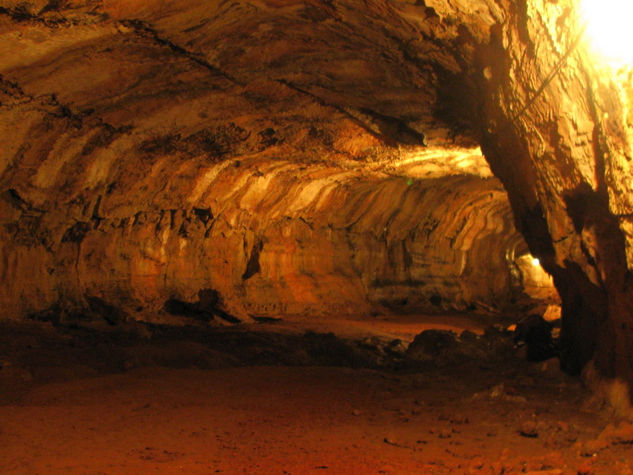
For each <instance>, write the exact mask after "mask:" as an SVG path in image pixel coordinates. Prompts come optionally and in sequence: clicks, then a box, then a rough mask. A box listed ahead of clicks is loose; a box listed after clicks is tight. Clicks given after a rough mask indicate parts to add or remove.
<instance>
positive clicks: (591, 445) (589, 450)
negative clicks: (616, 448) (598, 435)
mask: <svg viewBox="0 0 633 475" xmlns="http://www.w3.org/2000/svg"><path fill="white" fill-rule="evenodd" d="M607 447H609V442H607V441H606V440H601V439H593V440H588V441H587V442H585V443H584V444H582V445H581V447H580V455H582V456H583V457H595V456H596V455H598V453H599V452H600V451H602V450H604V449H606V448H607Z"/></svg>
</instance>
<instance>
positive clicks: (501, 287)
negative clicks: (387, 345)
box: [0, 0, 633, 381]
mask: <svg viewBox="0 0 633 475" xmlns="http://www.w3.org/2000/svg"><path fill="white" fill-rule="evenodd" d="M0 6H1V7H2V8H1V9H0V65H1V66H0V81H1V82H0V85H1V88H0V91H1V93H2V96H1V99H0V102H1V104H2V106H1V107H2V109H1V111H0V112H1V113H0V135H1V136H2V137H3V146H2V149H1V153H2V158H1V159H0V173H1V175H0V185H1V191H2V197H3V199H2V201H1V203H2V205H1V206H2V213H1V214H0V216H1V217H2V224H3V227H2V230H1V231H0V232H1V233H2V240H1V241H0V242H1V244H0V246H2V249H0V255H2V264H1V270H0V272H1V273H2V276H3V281H4V282H5V284H4V285H3V289H2V296H1V298H0V301H2V302H3V304H5V305H6V307H5V308H8V309H9V310H8V315H23V314H25V313H28V312H34V311H41V310H42V309H46V308H48V307H50V306H52V305H54V304H56V303H57V302H59V300H60V298H61V299H62V300H64V301H66V302H74V303H75V304H77V305H79V304H81V305H84V306H85V305H86V304H88V305H90V304H91V302H92V307H95V308H97V309H99V308H100V309H102V310H103V309H104V308H105V309H106V310H105V313H111V312H109V311H108V310H107V309H108V308H109V307H104V305H106V306H107V305H113V304H114V303H116V305H117V306H120V307H122V308H125V309H126V310H125V311H126V312H128V311H130V310H129V309H136V310H139V309H140V308H141V307H143V308H145V307H146V306H149V307H150V308H152V309H155V308H157V307H158V304H159V303H160V304H163V303H164V302H166V301H170V304H169V305H168V306H167V307H168V309H169V308H171V309H172V310H173V311H174V312H175V313H178V311H180V313H183V312H185V311H189V313H194V314H196V315H199V316H200V315H202V316H204V315H208V314H213V313H214V312H215V313H216V314H218V312H219V314H220V315H222V314H223V313H224V314H225V317H227V318H230V315H229V314H231V313H235V314H240V315H242V314H245V313H251V314H263V315H267V314H271V313H275V312H279V311H288V312H292V311H304V310H306V309H309V310H311V311H314V310H315V309H317V308H320V309H322V310H323V311H327V312H331V311H334V310H340V311H346V309H345V306H346V305H347V306H349V305H350V304H351V306H352V308H351V309H350V311H366V310H368V307H370V306H372V305H375V304H380V303H382V304H385V303H386V304H388V305H394V304H397V303H398V302H400V303H404V301H405V300H404V299H406V301H407V304H408V302H409V301H410V299H413V305H420V306H424V305H426V304H428V303H429V302H431V303H432V304H433V303H435V304H438V305H447V304H446V303H445V302H446V301H447V300H448V301H449V302H451V304H449V305H454V307H455V308H463V307H464V306H468V305H471V304H474V303H476V302H482V303H484V304H485V305H490V304H491V302H493V303H494V304H495V305H496V306H502V305H503V300H504V299H508V300H509V299H511V298H512V297H511V295H512V293H513V292H514V290H512V289H513V288H514V287H515V284H514V283H513V278H512V275H513V273H516V272H515V271H513V269H512V265H508V263H509V262H512V261H513V259H514V257H515V256H514V253H515V251H517V255H519V254H523V253H524V252H525V249H524V248H523V245H522V244H521V243H520V239H518V238H517V237H516V235H513V231H512V230H511V226H510V224H509V221H510V219H509V213H508V211H507V209H508V208H507V205H506V204H505V203H504V200H503V199H502V195H503V193H502V192H501V190H500V188H499V186H498V184H497V182H496V181H495V180H494V179H491V178H486V172H485V171H480V169H481V166H479V165H476V164H475V163H476V161H475V160H474V159H473V160H471V161H470V162H468V163H470V164H469V165H468V166H469V167H470V169H469V170H466V171H463V170H462V171H459V172H456V171H455V170H454V169H452V168H450V167H449V168H448V170H445V171H440V170H441V163H442V161H444V160H443V157H444V158H446V159H447V161H449V160H448V159H449V158H452V159H455V157H456V156H461V155H460V154H463V153H464V149H465V148H472V147H475V146H476V145H477V144H480V145H481V146H482V149H483V152H484V154H485V156H486V158H487V160H488V161H489V163H490V165H491V169H492V171H493V172H494V174H495V175H496V176H497V177H498V178H499V179H500V180H501V182H502V183H503V185H504V187H505V189H506V190H507V192H508V196H509V198H510V203H511V207H512V210H513V212H514V217H515V221H516V224H517V227H518V229H519V231H520V232H521V233H522V234H523V235H524V236H525V238H526V240H527V243H528V245H529V248H530V250H531V252H532V254H533V255H535V256H537V257H538V258H539V259H540V260H541V262H542V263H543V265H544V267H545V268H546V269H547V270H548V271H549V272H550V273H551V274H552V275H553V278H554V282H555V284H556V286H557V288H558V290H559V292H560V294H561V298H562V303H563V329H562V338H563V350H564V352H563V362H564V365H565V367H566V368H567V369H568V370H570V371H579V370H580V369H581V368H582V367H583V366H584V365H585V364H586V363H587V362H588V361H589V360H590V359H592V358H593V359H594V361H595V365H596V367H597V369H598V370H599V372H600V373H601V374H603V375H607V376H616V375H617V376H623V377H624V378H625V379H628V380H629V381H633V367H632V366H631V364H632V363H631V362H632V361H633V358H632V356H633V347H632V346H633V338H631V336H632V335H631V334H630V332H631V331H633V315H632V312H633V310H632V309H633V305H631V303H632V300H633V299H632V295H633V287H631V282H630V275H631V274H630V269H631V266H633V253H632V252H631V249H632V247H631V244H632V243H633V224H632V222H631V219H630V216H631V215H632V214H633V213H632V208H633V204H632V199H631V196H633V195H632V194H631V193H630V179H631V176H630V175H631V172H630V167H629V159H630V155H631V154H630V149H629V139H628V135H627V134H628V130H627V129H626V125H625V124H626V119H627V118H628V117H627V115H628V114H629V112H628V109H627V108H626V104H627V103H628V102H627V97H626V94H627V93H626V92H625V91H626V89H625V88H624V85H625V84H627V82H629V78H628V77H625V76H626V75H625V74H624V73H621V75H620V77H617V78H616V77H615V76H612V75H610V74H607V73H605V71H602V70H601V69H600V68H601V66H599V65H598V64H593V61H592V60H591V58H589V57H588V56H587V53H586V52H585V48H584V43H583V42H582V41H579V28H578V22H577V18H576V14H575V11H574V3H572V2H568V1H563V0H559V1H558V2H549V1H546V0H537V1H534V2H526V1H518V2H514V1H509V0H475V1H468V2H466V1H450V2H449V1H447V0H426V1H418V2H415V3H413V2H400V1H391V2H387V1H375V2H373V1H362V2H361V1H354V0H344V1H343V0H341V1H313V2H297V1H292V0H289V1H273V0H269V1H264V0H259V1H256V0H251V1H248V2H247V1H223V2H206V1H205V2H203V1H194V0H190V1H184V0H173V1H158V0H156V1H143V2H117V1H71V0H69V1H55V2H53V1H51V2H43V1H40V2H38V1H32V2H17V1H8V0H3V1H1V2H0ZM425 153H426V154H428V153H431V154H433V153H436V154H437V157H438V158H437V160H435V161H434V162H433V163H432V164H431V165H432V166H429V167H428V168H425V167H421V168H420V169H418V170H417V174H416V173H414V172H413V171H412V170H411V169H410V168H407V166H406V165H407V164H410V163H412V162H415V157H416V156H419V155H420V154H422V155H424V154H425ZM471 155H472V154H471ZM457 163H458V164H459V160H457ZM424 169H426V170H427V171H429V173H430V175H428V176H425V173H427V172H425V171H423V170H424ZM455 175H458V176H455ZM427 206H428V208H427ZM449 209H450V211H448V210H449ZM425 220H428V221H425ZM444 249H447V250H451V251H452V253H451V254H450V257H447V256H449V254H445V253H444ZM492 276H494V277H495V278H494V279H491V277H492ZM483 279H485V280H486V284H485V285H482V282H479V283H478V284H477V283H476V281H478V280H481V281H483ZM472 283H475V285H471V284H472ZM18 296H20V298H17V297H18ZM170 299H171V300H170ZM416 299H417V300H416ZM9 305H10V306H9ZM249 306H250V307H249ZM267 306H268V307H267ZM273 306H276V307H273Z"/></svg>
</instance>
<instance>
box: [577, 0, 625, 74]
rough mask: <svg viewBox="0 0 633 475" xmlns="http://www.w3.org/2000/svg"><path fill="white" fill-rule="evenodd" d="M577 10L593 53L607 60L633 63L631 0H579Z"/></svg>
mask: <svg viewBox="0 0 633 475" xmlns="http://www.w3.org/2000/svg"><path fill="white" fill-rule="evenodd" d="M581 11H582V17H583V20H584V21H585V22H586V25H587V32H586V35H587V37H588V39H589V41H590V42H591V43H592V45H593V47H594V48H595V50H596V51H595V53H597V54H599V55H600V56H602V57H603V58H604V59H606V60H607V61H609V62H611V63H620V64H622V63H628V64H633V47H632V45H633V28H632V27H631V24H632V23H633V1H631V0H581Z"/></svg>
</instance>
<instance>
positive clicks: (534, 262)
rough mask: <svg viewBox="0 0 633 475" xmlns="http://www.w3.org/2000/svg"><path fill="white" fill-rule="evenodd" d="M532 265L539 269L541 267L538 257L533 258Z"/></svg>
mask: <svg viewBox="0 0 633 475" xmlns="http://www.w3.org/2000/svg"><path fill="white" fill-rule="evenodd" d="M532 265H533V266H534V267H538V266H540V265H541V261H539V260H538V258H537V257H533V258H532Z"/></svg>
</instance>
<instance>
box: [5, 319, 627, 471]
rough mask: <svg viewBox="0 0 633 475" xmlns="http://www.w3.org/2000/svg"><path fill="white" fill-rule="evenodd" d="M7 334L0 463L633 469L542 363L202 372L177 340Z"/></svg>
mask: <svg viewBox="0 0 633 475" xmlns="http://www.w3.org/2000/svg"><path fill="white" fill-rule="evenodd" d="M5 330H6V329H5ZM46 335H48V334H46ZM4 338H5V339H4V340H2V341H0V343H3V344H4V348H5V349H6V348H8V350H6V351H5V352H4V354H3V356H2V358H3V359H2V360H0V361H3V367H2V371H1V372H0V376H2V378H0V383H1V384H3V386H1V387H0V388H1V389H2V392H3V395H4V398H3V400H2V404H1V405H0V473H3V474H4V473H24V474H34V473H40V474H48V473H73V474H74V473H78V474H79V473H81V474H96V473H106V474H116V473H138V474H145V473H200V474H202V473H205V474H206V473H227V474H232V473H248V474H286V473H291V474H309V473H332V474H372V473H374V474H379V473H385V474H414V473H430V474H435V473H438V474H443V473H456V474H461V473H482V474H483V473H491V474H492V473H494V474H502V473H505V474H508V473H531V472H532V473H541V474H550V475H551V474H577V473H582V474H590V473H595V474H616V473H617V474H620V473H621V474H625V473H633V472H632V471H631V466H632V465H633V458H632V457H631V453H632V452H631V450H632V449H631V444H630V442H629V441H628V439H627V438H626V437H623V436H619V438H618V436H617V434H616V435H614V434H615V433H616V432H617V431H615V430H614V428H613V427H607V424H608V423H609V422H610V419H609V415H608V414H607V413H605V412H601V411H600V410H599V408H597V407H596V406H595V405H593V404H591V403H590V399H589V394H587V393H586V392H585V390H584V389H583V388H582V386H581V384H580V382H579V381H577V380H574V379H572V378H569V377H567V376H565V375H563V374H561V373H560V372H558V371H557V370H556V367H555V364H552V362H550V363H548V364H545V365H543V364H528V363H524V362H522V361H520V360H517V361H512V362H508V363H510V364H505V365H503V366H502V367H490V366H489V365H486V364H478V363H477V362H472V363H470V364H465V365H457V366H445V367H443V368H439V367H434V366H433V365H422V366H420V367H419V368H411V367H409V368H407V369H368V368H355V369H352V368H348V367H319V366H279V365H275V366H252V365H244V364H242V363H240V364H239V365H238V367H235V366H232V365H231V364H228V363H230V362H231V361H233V360H230V359H227V358H225V357H224V356H217V355H216V356H217V358H218V359H217V361H216V363H217V366H218V367H217V368H213V367H212V366H213V364H211V363H210V362H209V360H208V358H207V359H206V360H205V364H204V365H203V366H204V368H203V369H200V368H199V366H201V365H200V364H198V363H199V361H197V360H196V358H194V357H192V356H191V354H189V355H188V356H187V358H183V355H184V353H185V351H189V353H191V350H192V348H194V349H195V348H197V347H196V346H191V345H192V344H188V346H187V345H184V346H183V343H182V342H176V341H173V342H171V343H170V342H169V341H166V340H162V341H161V342H160V346H161V347H162V349H163V350H164V351H165V353H169V354H172V355H174V356H173V358H174V359H173V360H171V361H167V362H166V363H165V364H164V365H157V364H156V362H155V361H154V362H153V363H152V364H141V363H139V361H148V360H142V359H139V358H136V359H134V358H132V359H130V355H133V354H138V353H139V352H140V353H143V352H147V351H149V350H147V348H145V349H144V347H143V344H138V345H137V344H136V343H135V342H127V343H126V342H125V341H119V340H116V341H114V340H112V339H110V340H108V341H107V342H106V343H107V344H103V345H102V344H101V343H100V344H95V343H94V342H92V343H90V350H91V351H92V350H93V349H94V348H97V347H98V348H99V351H97V352H88V353H86V350H87V348H86V347H82V346H81V344H79V342H80V341H85V340H84V337H83V336H82V338H81V340H79V339H78V337H77V336H76V335H75V336H69V335H67V334H65V335H63V337H60V338H61V339H59V340H58V339H56V338H57V337H56V336H51V335H48V337H47V338H48V339H46V338H44V337H43V336H42V335H39V336H37V337H35V336H33V334H32V333H31V332H28V331H24V332H22V333H19V332H18V334H17V335H15V337H14V338H12V339H11V340H9V339H8V338H7V332H6V331H4ZM69 338H70V340H69ZM72 338H74V339H75V341H72ZM25 342H29V343H27V346H30V348H29V351H28V355H29V358H27V360H28V361H35V362H36V363H37V364H36V365H35V364H34V365H32V366H31V367H30V368H27V366H28V365H27V364H25V361H27V360H25V355H26V354H27V353H24V352H23V353H19V352H18V351H17V349H16V348H18V347H19V348H22V347H23V345H24V344H25ZM100 345H101V346H100ZM121 348H125V349H126V351H127V352H124V353H125V355H127V356H126V358H127V359H125V358H124V359H123V360H122V359H121V357H120V355H121V354H122V353H121V351H122V350H121ZM174 348H177V350H174ZM183 348H185V349H186V350H183ZM196 351H198V350H196ZM170 352H171V353H170ZM194 353H195V352H194ZM38 354H39V355H40V357H45V358H46V359H47V361H46V362H45V361H42V360H38V359H37V358H35V356H37V355H38ZM64 354H65V355H64ZM195 354H196V355H198V356H200V353H199V352H198V353H195ZM214 354H215V353H214ZM60 355H61V356H60ZM108 355H109V357H110V358H111V359H112V361H116V362H117V363H116V364H114V363H112V364H103V361H102V362H101V363H102V365H101V366H99V362H98V361H96V359H99V358H101V359H102V360H103V359H107V358H108ZM58 356H59V360H58V362H59V364H60V365H61V364H63V368H61V367H59V366H57V364H53V363H52V362H51V361H52V360H54V359H55V358H57V357H58ZM207 357H208V355H207ZM10 359H11V360H12V361H9V360H10ZM121 361H123V364H122V365H121V364H120V362H121ZM129 361H133V362H134V363H133V364H132V363H129ZM163 361H165V360H163ZM73 362H74V363H73ZM175 362H179V363H178V364H175ZM47 364H48V365H47ZM165 366H169V367H165ZM177 366H179V367H177ZM196 366H198V368H196ZM38 368H39V369H38ZM615 422H616V423H620V422H621V421H615ZM605 427H606V430H605ZM615 428H616V429H622V428H624V429H626V428H627V426H626V423H625V422H622V423H620V425H617V424H616V427H615ZM609 431H610V432H609ZM620 432H622V431H620ZM631 442H633V440H632V441H631Z"/></svg>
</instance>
